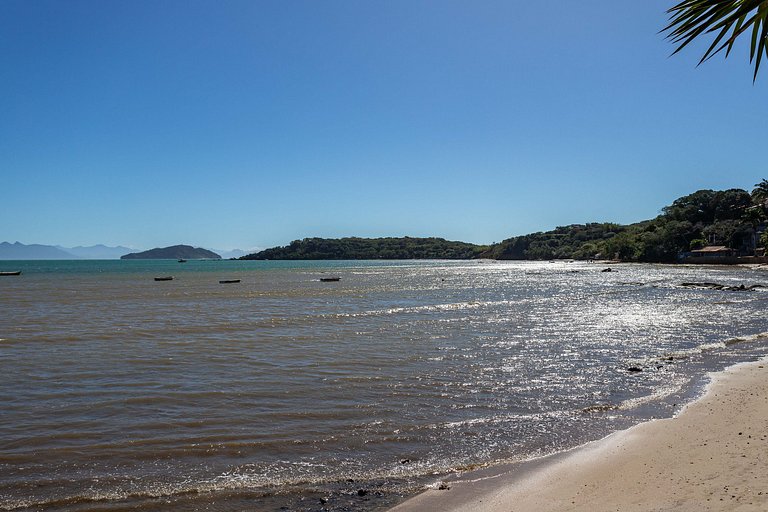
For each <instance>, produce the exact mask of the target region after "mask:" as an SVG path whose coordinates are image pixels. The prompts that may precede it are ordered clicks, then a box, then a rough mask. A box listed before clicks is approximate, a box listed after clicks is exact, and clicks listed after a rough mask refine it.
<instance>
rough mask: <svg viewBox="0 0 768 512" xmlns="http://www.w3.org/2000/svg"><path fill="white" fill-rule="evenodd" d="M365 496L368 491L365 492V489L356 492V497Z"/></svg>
mask: <svg viewBox="0 0 768 512" xmlns="http://www.w3.org/2000/svg"><path fill="white" fill-rule="evenodd" d="M366 494H368V491H366V490H365V489H358V490H357V495H358V496H365V495H366Z"/></svg>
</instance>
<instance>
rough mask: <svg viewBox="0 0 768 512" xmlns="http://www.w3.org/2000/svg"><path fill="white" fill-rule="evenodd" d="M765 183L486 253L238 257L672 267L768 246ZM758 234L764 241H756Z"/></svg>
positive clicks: (439, 246) (310, 241) (331, 247)
mask: <svg viewBox="0 0 768 512" xmlns="http://www.w3.org/2000/svg"><path fill="white" fill-rule="evenodd" d="M766 205H768V181H767V180H763V181H762V182H760V183H758V184H757V185H755V188H754V190H753V191H752V193H751V194H750V193H749V192H747V191H746V190H741V189H736V188H734V189H729V190H699V191H697V192H694V193H693V194H689V195H687V196H684V197H681V198H679V199H677V200H676V201H674V202H673V203H672V204H671V205H669V206H666V207H665V208H663V209H662V213H661V215H659V216H658V217H656V218H655V219H652V220H646V221H642V222H638V223H636V224H630V225H628V226H623V225H621V224H614V223H591V224H571V225H569V226H562V227H558V228H556V229H554V230H552V231H547V232H540V233H531V234H529V235H522V236H516V237H513V238H510V239H508V240H504V241H503V242H501V243H498V244H494V245H491V246H477V245H473V244H468V243H464V242H451V241H447V240H444V239H442V238H409V237H405V238H341V239H325V238H305V239H304V240H295V241H293V242H291V243H290V245H287V246H285V247H274V248H272V249H267V250H265V251H261V252H259V253H256V254H249V255H248V256H243V257H242V258H241V259H249V260H342V259H344V260H346V259H349V260H359V259H472V258H492V259H501V260H550V259H577V260H588V259H617V260H622V261H642V262H674V261H676V260H677V259H678V258H679V256H680V254H682V253H686V252H688V251H690V250H694V249H699V248H701V247H704V246H706V245H723V246H727V247H730V248H732V249H734V250H736V251H737V253H739V254H741V255H750V254H753V253H754V250H755V247H756V246H763V247H764V246H765V245H766V244H768V234H766V233H765V230H764V227H765V222H766V219H767V218H768V216H767V213H768V211H767V210H766ZM761 233H762V236H761Z"/></svg>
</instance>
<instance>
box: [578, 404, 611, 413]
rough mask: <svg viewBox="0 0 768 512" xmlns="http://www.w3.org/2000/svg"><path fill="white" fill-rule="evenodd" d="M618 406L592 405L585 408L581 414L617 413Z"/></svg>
mask: <svg viewBox="0 0 768 512" xmlns="http://www.w3.org/2000/svg"><path fill="white" fill-rule="evenodd" d="M618 408H619V406H618V405H610V404H601V405H590V406H589V407H585V408H584V409H582V410H581V412H584V413H592V412H606V411H615V410H616V409H618Z"/></svg>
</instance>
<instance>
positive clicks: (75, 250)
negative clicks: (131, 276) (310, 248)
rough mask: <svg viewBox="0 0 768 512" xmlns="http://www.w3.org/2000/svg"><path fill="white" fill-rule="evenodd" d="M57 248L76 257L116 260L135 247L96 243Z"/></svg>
mask: <svg viewBox="0 0 768 512" xmlns="http://www.w3.org/2000/svg"><path fill="white" fill-rule="evenodd" d="M57 248H58V249H61V250H62V251H65V252H68V253H69V254H72V255H73V256H74V257H76V258H82V259H88V260H116V259H119V258H120V256H122V255H123V254H126V253H129V252H131V251H133V250H135V249H131V248H130V247H123V246H121V245H119V246H117V247H107V246H106V245H102V244H98V245H92V246H90V247H83V246H77V247H60V246H57Z"/></svg>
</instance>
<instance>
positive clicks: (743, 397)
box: [389, 357, 768, 512]
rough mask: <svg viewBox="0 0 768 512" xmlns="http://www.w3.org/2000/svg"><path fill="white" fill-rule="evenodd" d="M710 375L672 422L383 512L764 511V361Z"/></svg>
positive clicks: (767, 389) (495, 471)
mask: <svg viewBox="0 0 768 512" xmlns="http://www.w3.org/2000/svg"><path fill="white" fill-rule="evenodd" d="M710 377H711V381H710V383H709V384H708V385H707V386H706V388H705V391H704V393H703V394H702V396H700V397H699V398H697V399H696V400H694V401H692V402H691V403H689V404H687V405H686V406H684V407H683V409H682V410H681V411H680V412H679V413H678V414H677V415H676V416H674V417H672V418H665V419H656V420H650V421H647V422H644V423H640V424H638V425H635V426H633V427H630V428H629V429H626V430H621V431H618V432H614V433H613V434H610V435H608V436H607V437H605V438H603V439H600V440H597V441H593V442H590V443H587V444H585V445H582V446H580V447H576V448H573V449H571V450H568V451H565V452H561V453H558V454H554V455H550V456H547V457H543V458H541V459H536V460H532V461H529V462H523V463H516V464H507V465H502V466H495V467H491V468H486V469H481V470H478V471H473V472H467V473H464V474H458V475H455V476H453V477H452V478H449V479H447V480H446V482H445V483H446V485H443V486H442V487H446V486H447V487H448V489H442V490H440V489H437V486H435V488H434V489H429V490H426V491H424V492H422V493H420V494H418V495H416V496H414V497H411V498H410V499H408V500H407V501H405V502H403V503H401V504H399V505H397V506H395V507H394V508H391V509H389V512H416V511H419V512H470V511H473V512H475V511H476V512H518V511H519V512H527V511H534V510H535V511H537V512H546V511H552V512H555V511H566V510H567V511H584V512H586V511H603V510H604V511H609V510H610V511H615V510H621V511H627V510H636V511H638V512H639V511H650V510H716V511H720V510H722V511H726V510H728V511H730V510H745V511H752V510H754V511H758V510H768V357H763V358H761V359H760V360H758V361H754V362H747V363H739V364H736V365H734V366H731V367H728V368H726V369H725V370H723V371H721V372H717V373H712V374H710Z"/></svg>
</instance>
